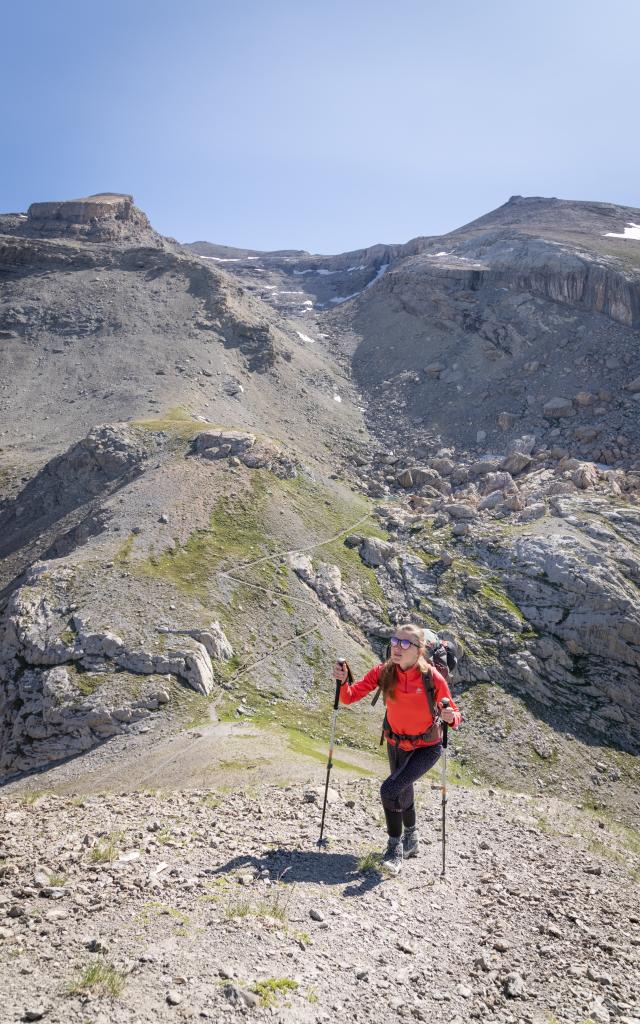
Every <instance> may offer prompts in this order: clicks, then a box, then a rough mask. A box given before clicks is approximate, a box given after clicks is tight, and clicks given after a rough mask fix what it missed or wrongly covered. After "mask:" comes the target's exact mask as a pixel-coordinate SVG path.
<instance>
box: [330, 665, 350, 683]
mask: <svg viewBox="0 0 640 1024" xmlns="http://www.w3.org/2000/svg"><path fill="white" fill-rule="evenodd" d="M333 677H334V679H339V680H340V682H341V683H346V681H347V679H348V678H349V670H348V669H347V665H346V662H344V661H336V663H335V666H334V669H333Z"/></svg>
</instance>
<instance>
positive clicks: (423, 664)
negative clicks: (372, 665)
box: [378, 622, 431, 704]
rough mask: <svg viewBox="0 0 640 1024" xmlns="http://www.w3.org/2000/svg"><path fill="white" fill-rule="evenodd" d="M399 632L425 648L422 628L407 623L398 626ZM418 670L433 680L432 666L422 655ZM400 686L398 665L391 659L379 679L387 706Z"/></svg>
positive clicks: (418, 662)
mask: <svg viewBox="0 0 640 1024" xmlns="http://www.w3.org/2000/svg"><path fill="white" fill-rule="evenodd" d="M396 630H397V631H398V632H401V631H402V632H403V633H409V634H410V635H411V636H412V637H413V638H414V639H415V640H416V641H417V643H419V644H420V646H421V647H425V646H426V645H425V637H424V630H423V629H422V627H421V626H414V624H413V623H412V622H407V623H405V624H404V625H402V626H396ZM416 668H419V669H420V671H421V672H424V673H426V674H427V675H428V676H429V678H431V665H430V664H429V662H428V661H427V659H426V658H425V657H424V656H423V655H422V654H421V655H420V657H419V658H418V661H417V663H416ZM397 685H398V676H397V673H396V665H395V664H394V662H393V661H391V659H389V660H388V661H385V663H384V666H383V668H382V672H381V673H380V678H379V679H378V686H379V687H380V689H381V690H382V699H383V700H384V702H385V704H386V703H387V701H388V700H389V698H391V700H393V697H394V695H395V692H396V686H397Z"/></svg>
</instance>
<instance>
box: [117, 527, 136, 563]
mask: <svg viewBox="0 0 640 1024" xmlns="http://www.w3.org/2000/svg"><path fill="white" fill-rule="evenodd" d="M134 540H135V536H134V534H133V533H130V534H129V536H128V537H126V538H125V540H123V542H122V544H121V545H120V547H119V548H118V550H117V551H116V553H115V555H114V558H113V560H114V562H116V563H117V564H118V565H122V564H123V563H124V562H128V561H129V558H130V556H131V550H132V548H133V542H134Z"/></svg>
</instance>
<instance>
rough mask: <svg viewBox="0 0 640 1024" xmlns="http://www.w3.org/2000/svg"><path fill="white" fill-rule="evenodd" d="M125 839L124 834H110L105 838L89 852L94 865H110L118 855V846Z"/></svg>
mask: <svg viewBox="0 0 640 1024" xmlns="http://www.w3.org/2000/svg"><path fill="white" fill-rule="evenodd" d="M123 839H124V833H123V832H110V833H109V835H108V836H103V837H102V838H101V839H99V840H98V842H97V843H96V845H95V846H93V847H92V848H91V850H90V851H89V860H90V861H91V863H92V864H110V863H111V861H113V860H115V859H116V856H117V854H118V844H119V843H121V842H122V840H123Z"/></svg>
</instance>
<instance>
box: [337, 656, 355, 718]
mask: <svg viewBox="0 0 640 1024" xmlns="http://www.w3.org/2000/svg"><path fill="white" fill-rule="evenodd" d="M338 665H347V659H346V658H338ZM347 671H348V673H349V675H351V672H350V670H349V666H348V665H347ZM341 686H342V683H341V681H340V680H339V679H336V697H335V700H334V702H333V710H334V711H337V710H338V705H339V703H340V687H341Z"/></svg>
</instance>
